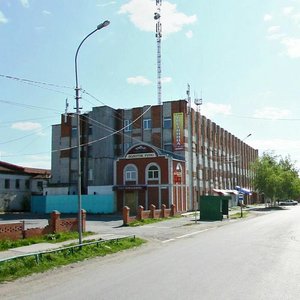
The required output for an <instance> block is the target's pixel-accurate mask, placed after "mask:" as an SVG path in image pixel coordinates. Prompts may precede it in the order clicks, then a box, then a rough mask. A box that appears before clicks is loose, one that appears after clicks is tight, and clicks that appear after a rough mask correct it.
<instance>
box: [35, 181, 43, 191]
mask: <svg viewBox="0 0 300 300" xmlns="http://www.w3.org/2000/svg"><path fill="white" fill-rule="evenodd" d="M36 185H37V187H38V189H39V190H42V189H43V181H38V182H37V184H36Z"/></svg>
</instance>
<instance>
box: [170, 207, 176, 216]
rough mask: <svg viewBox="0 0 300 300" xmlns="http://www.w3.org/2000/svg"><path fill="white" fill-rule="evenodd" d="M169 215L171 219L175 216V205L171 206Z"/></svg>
mask: <svg viewBox="0 0 300 300" xmlns="http://www.w3.org/2000/svg"><path fill="white" fill-rule="evenodd" d="M170 215H171V216H172V217H174V216H175V215H176V206H175V204H172V205H171V213H170Z"/></svg>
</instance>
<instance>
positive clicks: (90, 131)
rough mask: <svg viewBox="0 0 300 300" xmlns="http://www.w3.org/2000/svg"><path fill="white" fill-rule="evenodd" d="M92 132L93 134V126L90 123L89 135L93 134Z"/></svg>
mask: <svg viewBox="0 0 300 300" xmlns="http://www.w3.org/2000/svg"><path fill="white" fill-rule="evenodd" d="M92 134H93V126H92V125H89V131H88V135H92Z"/></svg>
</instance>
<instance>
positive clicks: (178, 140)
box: [173, 113, 184, 151]
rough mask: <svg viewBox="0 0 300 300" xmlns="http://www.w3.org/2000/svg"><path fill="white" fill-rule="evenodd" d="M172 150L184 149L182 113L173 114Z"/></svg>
mask: <svg viewBox="0 0 300 300" xmlns="http://www.w3.org/2000/svg"><path fill="white" fill-rule="evenodd" d="M173 149H174V151H176V150H183V149H184V134H183V113H174V114H173Z"/></svg>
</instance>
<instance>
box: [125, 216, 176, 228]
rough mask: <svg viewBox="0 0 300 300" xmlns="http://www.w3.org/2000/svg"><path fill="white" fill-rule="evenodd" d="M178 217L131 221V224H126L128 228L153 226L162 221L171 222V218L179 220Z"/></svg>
mask: <svg viewBox="0 0 300 300" xmlns="http://www.w3.org/2000/svg"><path fill="white" fill-rule="evenodd" d="M180 217H181V216H180V215H176V216H174V217H168V218H155V219H151V218H150V219H143V220H140V221H138V220H136V221H133V222H131V223H129V224H128V226H130V227H136V226H143V225H147V224H153V223H157V222H162V221H167V220H171V219H173V218H180Z"/></svg>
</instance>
